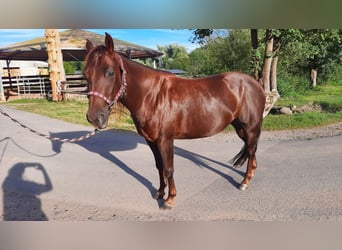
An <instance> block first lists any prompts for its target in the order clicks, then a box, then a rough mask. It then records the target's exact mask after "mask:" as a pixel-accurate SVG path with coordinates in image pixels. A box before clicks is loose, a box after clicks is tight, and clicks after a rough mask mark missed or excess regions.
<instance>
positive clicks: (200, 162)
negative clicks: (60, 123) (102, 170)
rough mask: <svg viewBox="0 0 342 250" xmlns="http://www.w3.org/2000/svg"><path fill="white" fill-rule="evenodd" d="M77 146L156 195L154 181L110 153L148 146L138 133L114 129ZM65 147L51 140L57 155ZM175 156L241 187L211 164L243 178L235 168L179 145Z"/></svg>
mask: <svg viewBox="0 0 342 250" xmlns="http://www.w3.org/2000/svg"><path fill="white" fill-rule="evenodd" d="M86 133H87V132H86V131H76V132H62V133H50V136H51V137H59V138H63V139H64V138H65V139H72V138H77V137H80V136H82V135H84V134H86ZM76 144H78V145H80V146H82V147H83V148H85V149H87V150H88V151H89V152H92V153H96V154H99V155H100V156H102V157H103V158H105V159H107V160H109V161H111V162H113V163H114V164H115V165H117V166H118V167H119V168H121V169H122V170H123V171H124V172H126V173H127V174H128V175H130V176H132V177H133V178H135V179H136V180H137V181H138V182H139V183H141V184H142V185H143V186H145V187H146V188H147V190H149V192H150V194H151V196H152V197H153V196H154V195H155V193H156V192H157V188H156V187H154V186H153V184H152V182H151V181H149V180H148V179H147V178H146V177H144V176H142V175H141V174H140V173H138V172H136V171H135V170H133V169H132V168H131V167H130V166H128V165H127V164H126V163H125V162H123V161H122V160H120V159H119V158H118V157H116V156H114V155H113V154H111V152H118V151H127V150H133V149H135V148H136V147H137V146H138V144H143V145H146V146H147V143H146V141H145V140H144V138H143V137H141V136H139V135H138V134H136V133H134V132H127V131H120V130H115V129H111V130H104V131H101V132H99V133H97V134H96V135H94V136H93V137H90V138H88V139H86V140H83V141H80V142H76ZM62 145H63V142H60V141H52V149H53V150H54V151H55V152H56V153H60V152H61V148H62ZM174 153H175V154H176V155H178V156H180V157H183V158H185V159H188V160H190V161H192V162H193V163H194V165H195V166H198V167H202V168H206V169H208V170H210V171H212V172H214V173H215V174H217V175H219V176H221V177H223V178H225V179H226V180H227V181H228V182H229V183H231V184H232V185H233V186H234V187H236V188H239V183H238V182H236V181H235V180H234V179H233V178H232V177H231V176H229V175H227V174H226V173H224V172H221V171H220V170H217V169H216V168H214V167H213V166H211V163H212V164H217V165H220V166H221V167H224V168H226V169H230V170H232V171H234V172H236V173H238V174H240V175H241V176H244V173H243V172H241V171H239V170H237V169H236V168H234V167H232V166H230V165H228V164H225V163H222V162H219V161H216V160H213V159H210V158H208V157H205V156H202V155H200V154H196V153H193V152H191V151H188V150H185V149H183V148H180V147H178V146H175V147H174ZM151 157H152V158H153V155H152V152H151ZM151 167H155V166H154V165H153V166H151ZM156 171H157V170H156ZM158 204H159V206H161V205H162V203H160V202H158Z"/></svg>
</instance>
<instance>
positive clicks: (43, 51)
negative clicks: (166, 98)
mask: <svg viewBox="0 0 342 250" xmlns="http://www.w3.org/2000/svg"><path fill="white" fill-rule="evenodd" d="M59 36H60V48H61V52H62V55H63V61H84V59H85V56H86V53H87V51H86V48H85V44H86V39H89V40H90V41H92V42H93V43H94V44H103V42H104V38H105V37H104V35H100V34H97V33H93V32H90V31H86V30H82V29H70V30H65V31H62V32H60V33H59ZM113 40H114V46H115V51H116V52H118V53H120V54H121V55H123V56H126V57H128V58H129V59H146V58H152V59H155V58H158V57H160V56H162V55H163V53H162V52H160V51H157V50H153V49H150V48H147V47H143V46H140V45H137V44H133V43H129V42H125V41H122V40H118V39H113ZM0 60H5V61H6V64H7V70H8V72H9V68H10V62H11V61H12V60H30V61H47V60H48V53H47V43H46V38H45V37H39V38H35V39H31V40H28V41H23V42H19V43H15V44H11V45H8V46H5V47H1V48H0ZM9 76H10V73H9ZM9 82H10V86H12V82H11V77H9ZM0 85H1V86H0V87H2V84H1V77H0ZM0 91H1V89H0Z"/></svg>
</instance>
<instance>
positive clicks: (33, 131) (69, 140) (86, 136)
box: [0, 108, 98, 143]
mask: <svg viewBox="0 0 342 250" xmlns="http://www.w3.org/2000/svg"><path fill="white" fill-rule="evenodd" d="M0 113H1V114H3V115H4V116H6V117H8V118H9V119H11V120H12V121H13V122H15V123H17V124H19V125H20V126H21V127H23V128H26V129H28V130H29V131H30V132H32V133H34V134H36V135H39V136H41V137H44V138H46V139H49V140H51V141H59V142H71V143H74V142H80V141H83V140H85V139H88V138H89V137H91V136H93V135H95V134H96V133H97V132H98V130H97V129H95V130H94V131H93V132H89V133H87V134H85V135H82V136H80V137H77V138H72V139H63V138H59V137H52V136H49V135H45V134H42V133H40V132H38V131H37V130H34V129H32V128H30V127H28V126H26V125H24V124H22V123H21V122H19V121H18V120H16V119H14V118H13V117H11V116H10V115H9V114H7V113H6V112H5V111H4V110H3V109H1V108H0Z"/></svg>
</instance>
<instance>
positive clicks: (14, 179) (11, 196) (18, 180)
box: [2, 162, 52, 221]
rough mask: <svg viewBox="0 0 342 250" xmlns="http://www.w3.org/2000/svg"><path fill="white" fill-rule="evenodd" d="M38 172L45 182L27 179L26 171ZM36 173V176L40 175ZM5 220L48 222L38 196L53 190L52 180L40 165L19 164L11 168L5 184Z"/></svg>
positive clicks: (3, 185) (3, 187) (30, 163)
mask: <svg viewBox="0 0 342 250" xmlns="http://www.w3.org/2000/svg"><path fill="white" fill-rule="evenodd" d="M28 169H30V171H38V172H40V173H39V174H40V175H42V179H43V182H42V183H41V182H36V181H33V180H29V179H28V178H27V177H25V171H26V170H28ZM38 172H36V173H35V174H38ZM2 189H3V220H5V221H46V220H48V218H47V216H46V215H45V213H44V212H43V211H42V208H41V201H40V199H39V198H38V196H39V195H40V194H42V193H45V192H49V191H51V190H52V183H51V180H50V178H49V176H48V174H47V172H46V170H45V168H44V167H43V166H42V165H41V164H40V163H32V162H19V163H17V164H15V165H14V166H13V167H11V168H10V170H9V171H8V175H7V177H6V178H5V180H4V182H3V184H2Z"/></svg>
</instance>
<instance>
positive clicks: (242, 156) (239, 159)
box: [229, 145, 248, 168]
mask: <svg viewBox="0 0 342 250" xmlns="http://www.w3.org/2000/svg"><path fill="white" fill-rule="evenodd" d="M247 158H248V151H247V147H246V145H244V146H243V147H242V148H241V150H240V152H239V153H237V155H235V156H234V158H233V159H231V160H230V161H229V163H230V164H233V166H234V167H236V168H239V167H241V166H242V165H243V164H244V163H245V162H246V160H247Z"/></svg>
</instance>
